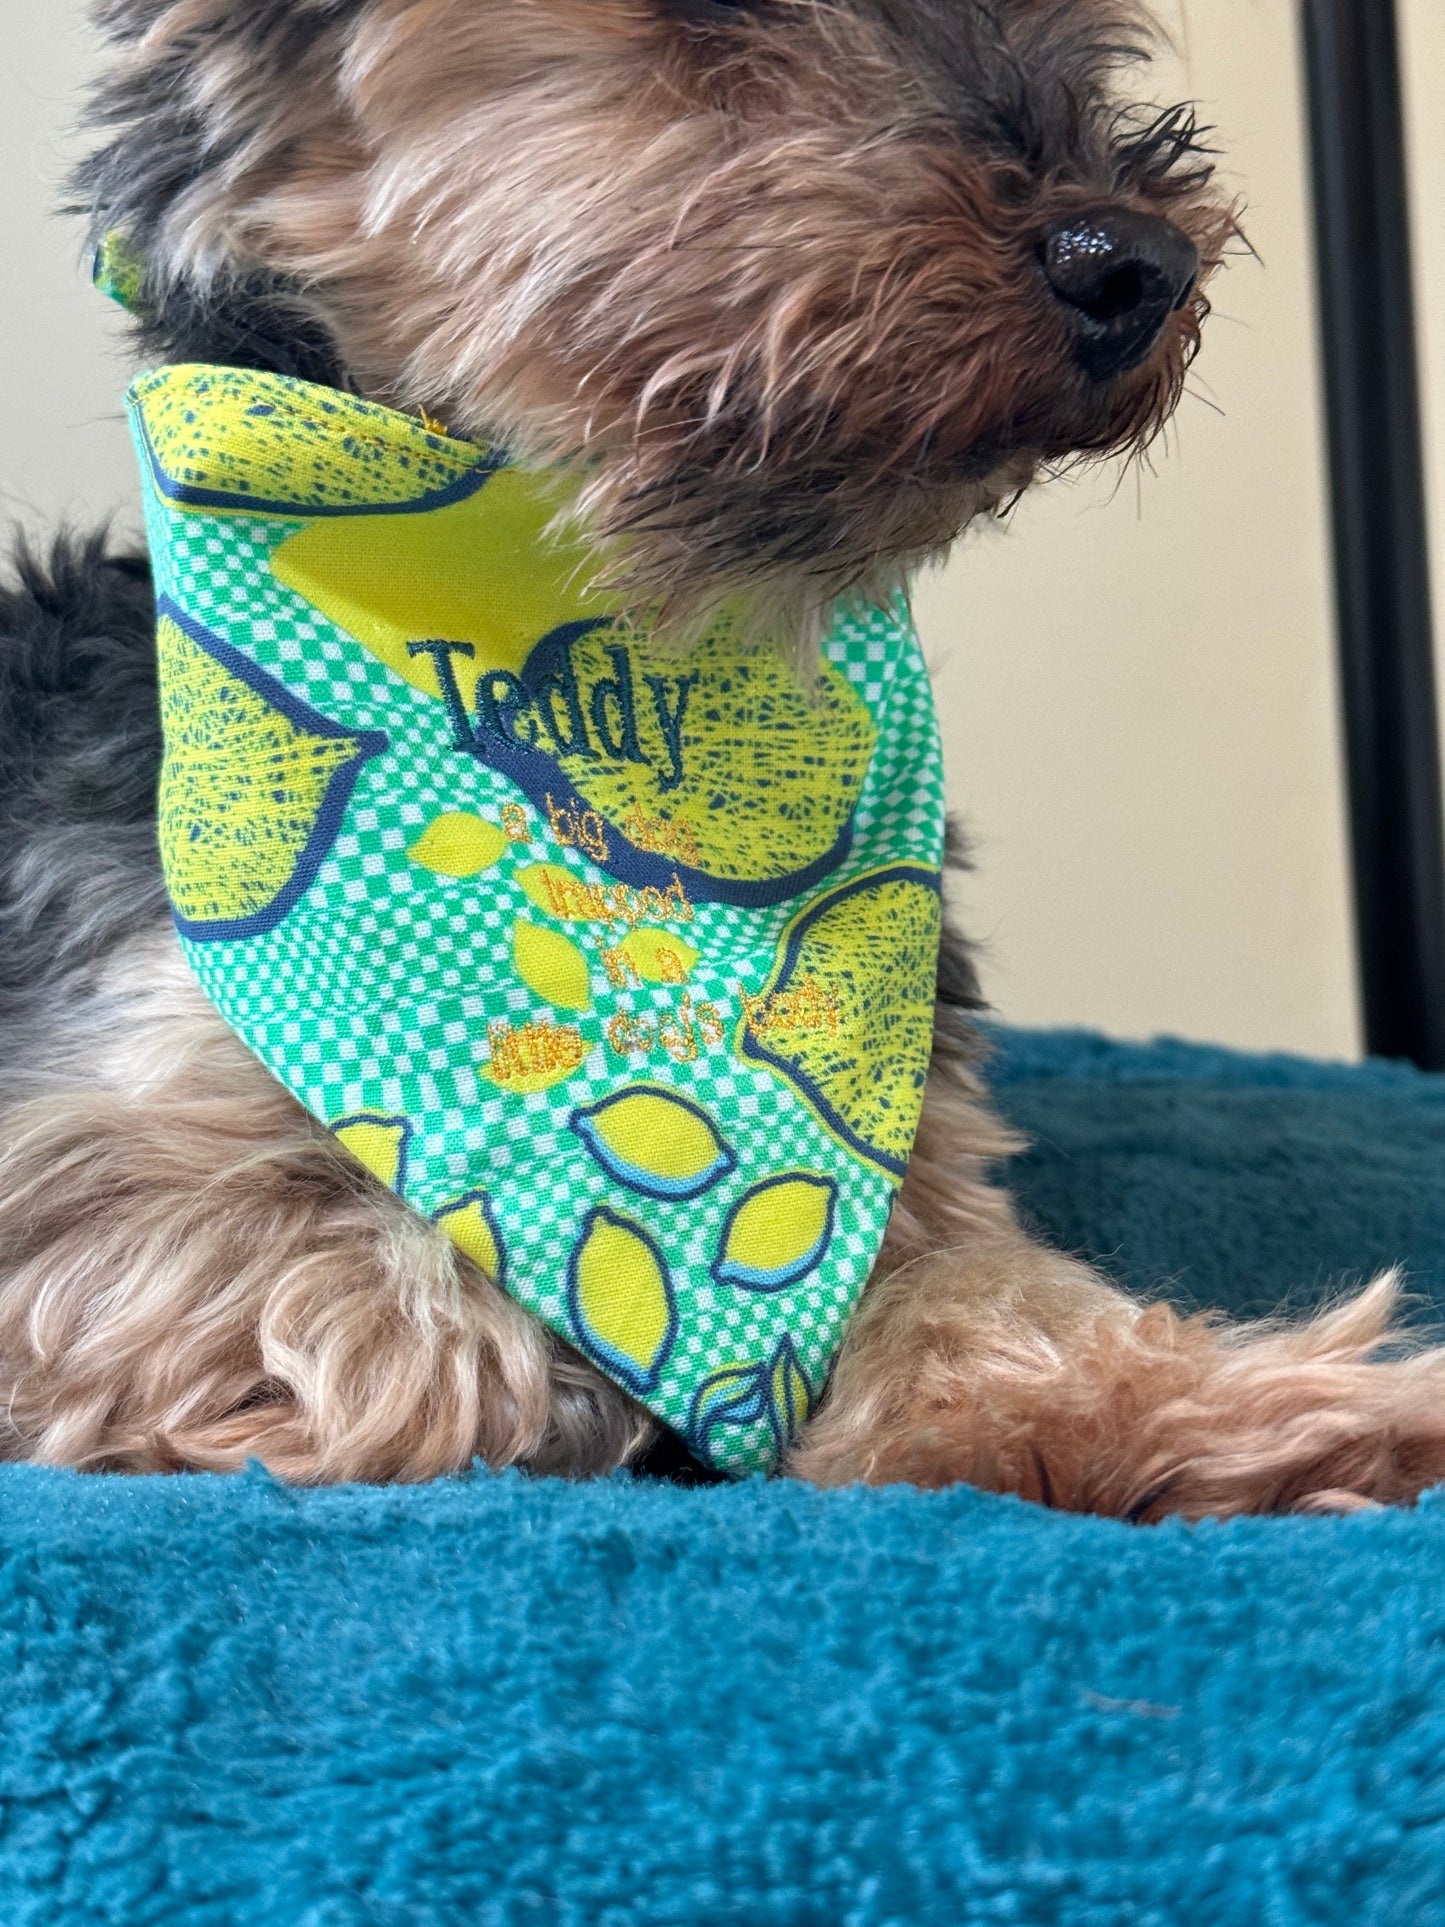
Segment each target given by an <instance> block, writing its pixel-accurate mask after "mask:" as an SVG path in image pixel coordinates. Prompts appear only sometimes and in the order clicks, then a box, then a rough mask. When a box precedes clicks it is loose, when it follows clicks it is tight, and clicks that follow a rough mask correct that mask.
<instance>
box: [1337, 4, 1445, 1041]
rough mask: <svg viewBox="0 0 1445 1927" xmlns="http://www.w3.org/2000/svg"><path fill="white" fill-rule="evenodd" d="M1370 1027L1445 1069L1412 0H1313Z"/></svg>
mask: <svg viewBox="0 0 1445 1927" xmlns="http://www.w3.org/2000/svg"><path fill="white" fill-rule="evenodd" d="M1303 5H1304V29H1305V47H1306V54H1307V62H1308V70H1309V86H1310V116H1311V144H1312V149H1313V159H1314V187H1315V222H1316V229H1317V242H1318V253H1319V286H1320V308H1321V316H1322V322H1323V341H1324V364H1325V382H1326V399H1327V404H1328V413H1329V444H1330V461H1331V471H1332V490H1333V509H1334V545H1335V577H1336V593H1337V597H1338V605H1339V647H1340V665H1341V675H1342V688H1343V699H1344V717H1345V738H1346V757H1347V763H1348V774H1349V796H1350V825H1351V840H1352V843H1353V855H1354V891H1355V917H1356V925H1357V931H1358V940H1359V948H1360V973H1361V983H1362V990H1363V998H1364V1014H1365V1035H1366V1044H1367V1047H1368V1048H1369V1050H1370V1051H1371V1052H1373V1053H1375V1054H1377V1055H1379V1056H1383V1057H1408V1058H1413V1059H1414V1061H1415V1062H1416V1063H1417V1064H1422V1065H1424V1066H1426V1067H1427V1068H1428V1069H1431V1070H1441V1069H1445V809H1442V801H1441V776H1440V734H1439V716H1438V709H1437V705H1436V696H1435V670H1434V653H1433V632H1432V627H1431V617H1430V570H1429V549H1428V533H1427V529H1428V525H1427V520H1426V510H1425V467H1424V456H1423V449H1422V433H1421V418H1420V385H1419V369H1418V365H1417V361H1416V346H1415V310H1414V301H1413V280H1414V277H1413V273H1412V268H1411V241H1410V222H1409V193H1408V184H1407V170H1406V158H1405V138H1404V115H1403V109H1402V104H1401V92H1400V52H1399V32H1398V26H1397V21H1396V13H1395V0H1303Z"/></svg>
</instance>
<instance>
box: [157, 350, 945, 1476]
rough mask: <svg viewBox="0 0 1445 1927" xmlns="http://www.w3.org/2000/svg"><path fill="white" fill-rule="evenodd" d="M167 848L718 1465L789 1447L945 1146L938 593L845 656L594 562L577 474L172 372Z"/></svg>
mask: <svg viewBox="0 0 1445 1927" xmlns="http://www.w3.org/2000/svg"><path fill="white" fill-rule="evenodd" d="M130 408H131V416H132V422H133V427H134V432H135V438H136V443H137V447H138V450H139V454H140V461H141V467H142V473H143V477H144V481H145V492H146V514H147V523H148V529H149V534H150V541H151V550H152V555H153V558H154V563H155V573H156V587H157V594H158V601H159V638H158V640H159V657H160V678H161V702H162V710H163V717H164V724H165V762H164V770H163V774H162V779H161V792H160V843H161V854H162V858H163V861H164V866H165V874H166V881H167V886H168V889H169V892H170V898H171V902H172V905H173V907H174V912H175V921H176V926H177V929H178V930H179V932H180V939H181V944H182V947H183V949H184V951H185V954H186V957H187V959H188V961H189V964H190V966H191V968H192V970H193V971H194V973H195V975H196V978H197V979H198V981H199V983H200V985H201V987H202V988H203V990H204V991H205V993H206V995H207V996H208V997H209V998H210V1000H211V1002H212V1003H213V1004H214V1005H215V1007H216V1009H217V1010H218V1011H219V1012H220V1013H221V1015H222V1016H223V1017H224V1018H225V1020H226V1022H227V1023H228V1024H229V1025H230V1026H231V1027H232V1029H233V1030H234V1031H235V1032H236V1034H237V1035H238V1036H239V1037H240V1038H241V1039H243V1041H244V1042H245V1043H246V1044H247V1046H248V1047H249V1048H250V1049H251V1050H252V1051H253V1052H254V1053H255V1055H256V1056H257V1057H258V1058H259V1059H260V1060H261V1062H262V1063H263V1064H264V1065H266V1067H267V1068H268V1069H269V1070H270V1071H271V1072H272V1073H273V1074H274V1075H275V1076H276V1077H278V1078H279V1079H280V1080H281V1082H282V1083H283V1084H285V1085H286V1087H287V1088H288V1089H289V1090H290V1091H291V1092H293V1093H294V1095H295V1096H296V1097H297V1098H298V1099H299V1100H300V1101H301V1103H302V1104H303V1105H304V1106H305V1107H306V1109H307V1110H308V1111H310V1112H311V1113H312V1114H313V1115H314V1116H315V1117H316V1118H318V1119H319V1120H320V1121H321V1122H322V1123H323V1124H324V1125H325V1126H327V1128H328V1129H330V1130H331V1131H333V1132H334V1133H335V1135H336V1137H337V1138H338V1139H339V1140H340V1142H341V1143H342V1144H343V1145H345V1146H346V1148H347V1149H348V1150H349V1151H350V1152H352V1153H353V1154H354V1155H355V1156H356V1157H357V1158H358V1159H359V1160H360V1161H361V1163H362V1164H364V1165H365V1166H366V1167H367V1168H368V1169H370V1170H371V1171H372V1172H374V1173H375V1174H376V1176H377V1177H379V1178H380V1179H381V1180H382V1181H383V1182H384V1183H386V1184H387V1185H389V1186H391V1187H392V1188H393V1189H394V1190H395V1191H396V1192H397V1193H398V1194H399V1195H400V1196H401V1197H402V1198H403V1199H405V1201H406V1202H407V1204H408V1205H410V1206H411V1207H412V1208H413V1209H415V1210H416V1211H418V1212H419V1213H421V1214H422V1215H423V1216H424V1217H426V1218H428V1219H430V1220H431V1221H433V1222H434V1223H436V1224H437V1225H439V1226H440V1227H441V1228H442V1229H443V1230H444V1231H445V1232H446V1233H447V1234H448V1235H449V1236H450V1237H451V1238H452V1239H453V1240H454V1241H455V1243H456V1244H457V1245H458V1246H459V1247H460V1249H461V1250H462V1251H463V1252H465V1253H466V1254H467V1255H468V1256H469V1257H470V1258H472V1259H474V1260H475V1261H476V1262H477V1263H478V1264H479V1265H480V1266H481V1267H482V1268H483V1269H484V1270H485V1271H486V1272H487V1273H488V1274H489V1275H490V1276H491V1277H492V1278H494V1279H496V1280H497V1281H498V1282H499V1284H500V1285H501V1286H502V1287H503V1288H504V1289H505V1290H507V1291H508V1292H510V1293H511V1295H512V1296H513V1297H514V1298H516V1299H517V1300H518V1302H519V1303H521V1304H522V1305H524V1306H526V1307H527V1309H528V1310H529V1311H531V1312H533V1313H534V1314H535V1315H536V1316H537V1317H538V1318H540V1319H542V1320H543V1321H544V1323H545V1324H547V1325H548V1326H550V1327H551V1328H552V1330H554V1331H555V1332H558V1333H560V1334H561V1335H562V1336H563V1337H564V1338H565V1339H566V1340H567V1341H568V1342H569V1343H570V1344H572V1345H574V1346H576V1347H577V1349H578V1350H579V1351H581V1352H583V1353H584V1354H585V1355H586V1356H587V1357H588V1358H590V1359H591V1360H593V1362H594V1363H595V1364H596V1365H598V1366H599V1367H600V1368H601V1370H602V1371H603V1372H605V1373H606V1374H607V1375H608V1376H609V1377H610V1378H612V1379H613V1380H615V1381H616V1383H617V1384H619V1385H621V1386H623V1387H624V1388H625V1389H626V1390H627V1391H628V1392H630V1393H631V1394H632V1395H633V1396H634V1397H635V1398H637V1399H639V1400H640V1401H641V1402H642V1403H643V1404H644V1405H646V1406H647V1407H648V1408H649V1409H650V1410H651V1411H652V1412H654V1413H655V1414H656V1415H657V1416H658V1417H659V1418H660V1419H662V1420H663V1421H664V1422H665V1423H666V1424H668V1425H669V1426H671V1427H673V1428H675V1429H676V1430H677V1431H679V1432H681V1433H682V1434H684V1436H685V1437H686V1438H687V1440H688V1442H689V1444H690V1445H691V1447H692V1449H693V1450H694V1451H695V1452H696V1453H697V1454H698V1455H699V1456H700V1457H702V1458H703V1459H704V1460H706V1461H707V1462H709V1463H710V1464H712V1465H715V1466H717V1467H719V1468H721V1469H723V1470H725V1471H728V1472H731V1473H737V1474H743V1473H748V1472H751V1471H755V1470H760V1469H767V1468H769V1467H771V1466H773V1465H775V1464H776V1462H777V1460H778V1459H779V1457H780V1455H781V1454H782V1452H783V1451H784V1450H785V1449H786V1447H787V1444H788V1442H789V1441H790V1440H791V1439H792V1438H793V1437H794V1436H795V1435H796V1433H797V1431H798V1429H799V1427H800V1426H801V1425H802V1424H803V1422H804V1421H805V1420H806V1418H807V1416H808V1414H809V1412H810V1411H811V1409H812V1408H813V1406H814V1404H815V1403H816V1401H817V1399H818V1397H819V1395H820V1394H821V1392H822V1389H823V1387H824V1385H825V1383H826V1380H827V1376H828V1372H829V1370H830V1367H831V1364H832V1361H833V1359H834V1357H835V1355H836V1353H837V1350H838V1346H839V1344H840V1342H841V1339H842V1335H843V1332H844V1329H845V1326H846V1323H847V1320H848V1317H849V1314H850V1313H851V1311H852V1310H853V1308H854V1306H855V1305H856V1303H857V1301H858V1298H859V1296H860V1294H861V1293H862V1290H863V1287H864V1285H865V1284H866V1282H867V1279H868V1275H869V1272H870V1270H871V1268H872V1266H873V1263H874V1261H875V1259H876V1257H877V1254H878V1249H879V1245H880V1243H881V1241H882V1238H883V1233H884V1230H885V1228H886V1226H887V1222H888V1215H889V1211H890V1208H891V1205H892V1201H893V1198H894V1196H895V1193H896V1190H897V1187H898V1185H899V1183H900V1181H901V1180H902V1177H903V1175H904V1171H905V1167H906V1164H907V1159H908V1156H909V1152H910V1149H911V1147H912V1142H913V1137H914V1133H915V1130H916V1128H917V1123H918V1115H919V1109H920V1105H921V1102H922V1094H923V1084H924V1078H925V1074H926V1071H927V1065H928V1057H929V1048H930V1041H931V1035H932V1012H933V997H934V980H935V974H936V967H937V956H938V943H939V926H940V902H939V867H940V863H941V860H942V845H943V793H942V774H941V761H940V756H939V747H938V734H937V726H936V720H935V716H934V711H933V702H932V697H931V694H930V690H929V684H928V678H927V675H926V672H925V669H924V665H923V662H922V659H921V656H920V652H919V647H918V643H917V639H916V637H915V636H914V634H913V631H912V628H911V626H910V624H909V622H908V619H907V616H906V612H905V610H904V609H903V608H902V607H901V606H900V607H896V608H889V609H860V610H856V611H853V612H851V613H844V614H842V615H840V616H839V618H838V619H837V621H836V624H835V626H834V627H833V629H832V630H831V633H830V634H829V635H828V637H827V639H826V641H825V643H824V645H823V650H822V668H821V671H820V673H818V674H817V675H816V677H813V678H811V679H810V678H807V677H800V676H799V675H798V674H796V673H795V672H794V670H793V669H792V668H791V667H790V666H789V665H788V664H787V663H786V662H785V661H784V660H783V659H782V658H781V657H780V656H779V655H778V654H777V653H775V652H773V651H770V650H767V649H763V648H759V647H757V646H756V645H754V644H751V643H750V642H749V641H748V640H747V639H746V638H745V637H744V636H742V635H741V634H740V633H738V631H737V630H736V629H735V628H734V627H732V626H730V625H729V624H728V622H726V621H722V622H719V623H718V624H717V625H716V626H715V627H714V628H713V629H712V630H711V631H710V632H709V633H708V634H707V635H706V636H705V637H704V639H703V640H702V642H701V643H700V644H699V645H698V646H697V647H696V648H694V649H693V650H691V651H688V652H686V653H679V652H678V651H676V650H675V649H669V648H668V647H666V646H664V645H663V644H661V643H659V642H657V641H656V640H655V639H654V638H653V637H652V636H650V635H649V634H648V633H647V631H646V629H645V628H640V627H637V626H632V625H629V624H628V623H626V622H624V621H623V620H622V619H621V618H619V616H618V615H617V613H616V609H615V607H614V606H613V605H610V604H609V603H608V601H607V600H606V598H605V597H603V596H601V595H599V594H598V593H597V592H596V591H594V590H593V589H592V588H591V587H590V586H589V561H588V556H587V553H586V551H585V550H584V549H582V548H581V547H580V546H573V545H571V544H569V543H568V542H567V541H565V540H561V539H557V538H556V537H555V536H554V535H553V534H552V532H551V525H552V524H553V522H554V520H555V518H556V514H557V509H558V498H557V495H556V491H555V488H554V485H553V483H552V481H551V480H550V479H549V478H548V477H545V476H538V475H534V474H529V473H527V472H524V471H523V470H521V469H520V468H518V467H516V466H514V465H512V464H511V463H510V462H509V461H508V460H507V458H506V457H505V455H503V454H502V453H500V452H498V451H497V450H494V449H488V448H484V447H481V446H478V445H476V444H474V443H470V442H463V441H459V440H456V439H454V438H452V437H449V436H448V435H446V434H445V433H443V432H439V431H437V430H436V429H435V428H433V427H432V426H431V425H430V424H428V423H426V422H417V421H415V420H413V419H411V418H410V417H408V416H405V415H400V414H396V413H393V412H391V411H389V410H387V409H383V408H378V407H375V406H373V405H371V404H369V403H366V402H362V401H358V400H356V399H354V398H353V397H351V396H348V395H344V394H340V393H336V392H333V391H331V390H329V389H324V388H317V387H312V386H310V385H308V384H306V383H302V382H298V381H293V380H288V379H284V378H282V377H279V376H271V375H262V374H251V373H245V372H240V371H236V370H231V369H223V368H208V367H173V368H167V369H164V370H162V371H161V372H159V373H156V374H151V375H147V376H144V377H142V378H141V379H140V380H139V381H138V382H137V383H136V385H135V387H134V388H133V389H132V391H131V395H130Z"/></svg>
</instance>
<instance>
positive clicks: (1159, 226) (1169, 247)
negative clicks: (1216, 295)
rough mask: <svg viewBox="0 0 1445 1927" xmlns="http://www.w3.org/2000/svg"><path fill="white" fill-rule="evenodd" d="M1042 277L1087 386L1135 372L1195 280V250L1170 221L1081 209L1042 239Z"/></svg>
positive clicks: (1114, 210) (1117, 210)
mask: <svg viewBox="0 0 1445 1927" xmlns="http://www.w3.org/2000/svg"><path fill="white" fill-rule="evenodd" d="M1041 259H1042V262H1043V269H1044V277H1045V279H1046V280H1047V281H1048V284H1049V286H1050V287H1051V288H1052V289H1053V291H1054V293H1055V294H1056V295H1057V296H1058V299H1059V301H1060V302H1061V303H1062V305H1063V307H1064V308H1065V310H1066V312H1067V313H1068V315H1069V319H1070V320H1071V321H1072V323H1073V327H1074V335H1075V343H1076V345H1075V351H1074V352H1075V356H1076V359H1077V360H1078V363H1079V366H1080V367H1081V368H1082V369H1083V371H1084V373H1085V374H1086V375H1088V376H1089V378H1090V379H1091V380H1092V381H1109V380H1111V379H1112V377H1113V376H1115V375H1122V374H1126V373H1127V372H1128V370H1129V369H1131V368H1137V367H1138V366H1139V363H1140V362H1141V361H1143V360H1144V359H1145V358H1146V357H1147V356H1148V354H1149V353H1150V351H1151V349H1152V348H1153V347H1154V345H1155V344H1156V342H1157V341H1158V340H1159V337H1160V335H1162V334H1163V332H1164V324H1165V322H1166V321H1167V320H1168V319H1169V317H1170V315H1171V314H1172V313H1173V312H1174V310H1175V309H1176V308H1182V307H1183V306H1184V304H1185V302H1186V301H1187V300H1188V299H1189V297H1190V295H1191V294H1192V293H1193V292H1194V285H1195V283H1196V281H1197V280H1198V279H1199V250H1198V249H1197V248H1196V247H1195V245H1194V243H1193V242H1192V241H1191V240H1190V239H1189V236H1188V235H1187V234H1184V233H1181V231H1180V230H1179V229H1178V228H1177V227H1175V225H1174V223H1173V222H1172V221H1165V220H1162V219H1161V218H1160V217H1159V216H1158V215H1157V214H1137V213H1135V212H1134V211H1133V210H1132V209H1130V208H1122V207H1110V208H1084V209H1082V210H1081V211H1080V212H1079V213H1077V214H1071V215H1070V216H1069V217H1068V219H1067V220H1064V221H1060V222H1058V223H1057V224H1056V225H1055V226H1054V227H1051V228H1050V229H1049V230H1048V232H1047V233H1046V234H1045V235H1044V239H1043V246H1042V251H1041Z"/></svg>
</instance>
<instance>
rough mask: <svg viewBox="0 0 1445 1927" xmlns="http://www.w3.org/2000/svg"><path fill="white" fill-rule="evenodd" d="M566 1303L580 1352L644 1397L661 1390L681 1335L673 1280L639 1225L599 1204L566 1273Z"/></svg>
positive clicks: (587, 1224)
mask: <svg viewBox="0 0 1445 1927" xmlns="http://www.w3.org/2000/svg"><path fill="white" fill-rule="evenodd" d="M567 1303H568V1309H569V1311H570V1314H571V1320H572V1330H573V1334H574V1336H575V1338H576V1340H577V1343H578V1344H579V1345H580V1346H581V1347H582V1349H583V1350H584V1351H586V1352H588V1353H590V1355H591V1356H592V1357H593V1358H594V1359H596V1360H597V1362H598V1363H599V1364H600V1365H601V1366H602V1367H603V1368H604V1370H606V1371H608V1372H610V1373H611V1374H612V1376H613V1377H615V1378H617V1379H618V1380H619V1381H620V1382H621V1383H622V1384H623V1385H625V1386H626V1388H627V1390H628V1391H630V1392H634V1393H636V1394H638V1395H641V1394H642V1393H645V1392H650V1391H652V1390H653V1389H654V1387H655V1386H656V1384H657V1381H658V1377H659V1375H660V1373H661V1371H662V1368H663V1366H664V1365H665V1364H666V1362H667V1358H668V1354H669V1353H670V1352H671V1350H672V1347H673V1343H674V1341H675V1340H676V1337H677V1327H678V1320H677V1308H676V1305H675V1303H674V1301H673V1291H672V1280H671V1278H670V1277H669V1275H668V1270H667V1265H666V1264H665V1263H664V1261H663V1258H662V1255H661V1253H660V1252H659V1251H658V1249H657V1246H656V1245H655V1244H654V1243H653V1242H652V1240H651V1238H649V1237H648V1235H647V1233H646V1232H645V1231H644V1230H643V1229H642V1227H641V1226H640V1225H636V1224H633V1223H631V1222H630V1221H629V1220H628V1219H626V1218H622V1217H619V1216H618V1215H617V1214H616V1213H615V1212H613V1211H609V1210H608V1209H607V1208H606V1206H605V1205H600V1206H598V1208H597V1209H596V1210H595V1211H593V1212H592V1213H591V1215H590V1216H589V1217H588V1219H587V1223H586V1225H585V1227H584V1228H583V1233H582V1236H581V1238H580V1240H579V1241H578V1244H577V1248H576V1250H575V1251H574V1252H573V1254H572V1262H571V1265H570V1267H569V1271H568V1280H567Z"/></svg>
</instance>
